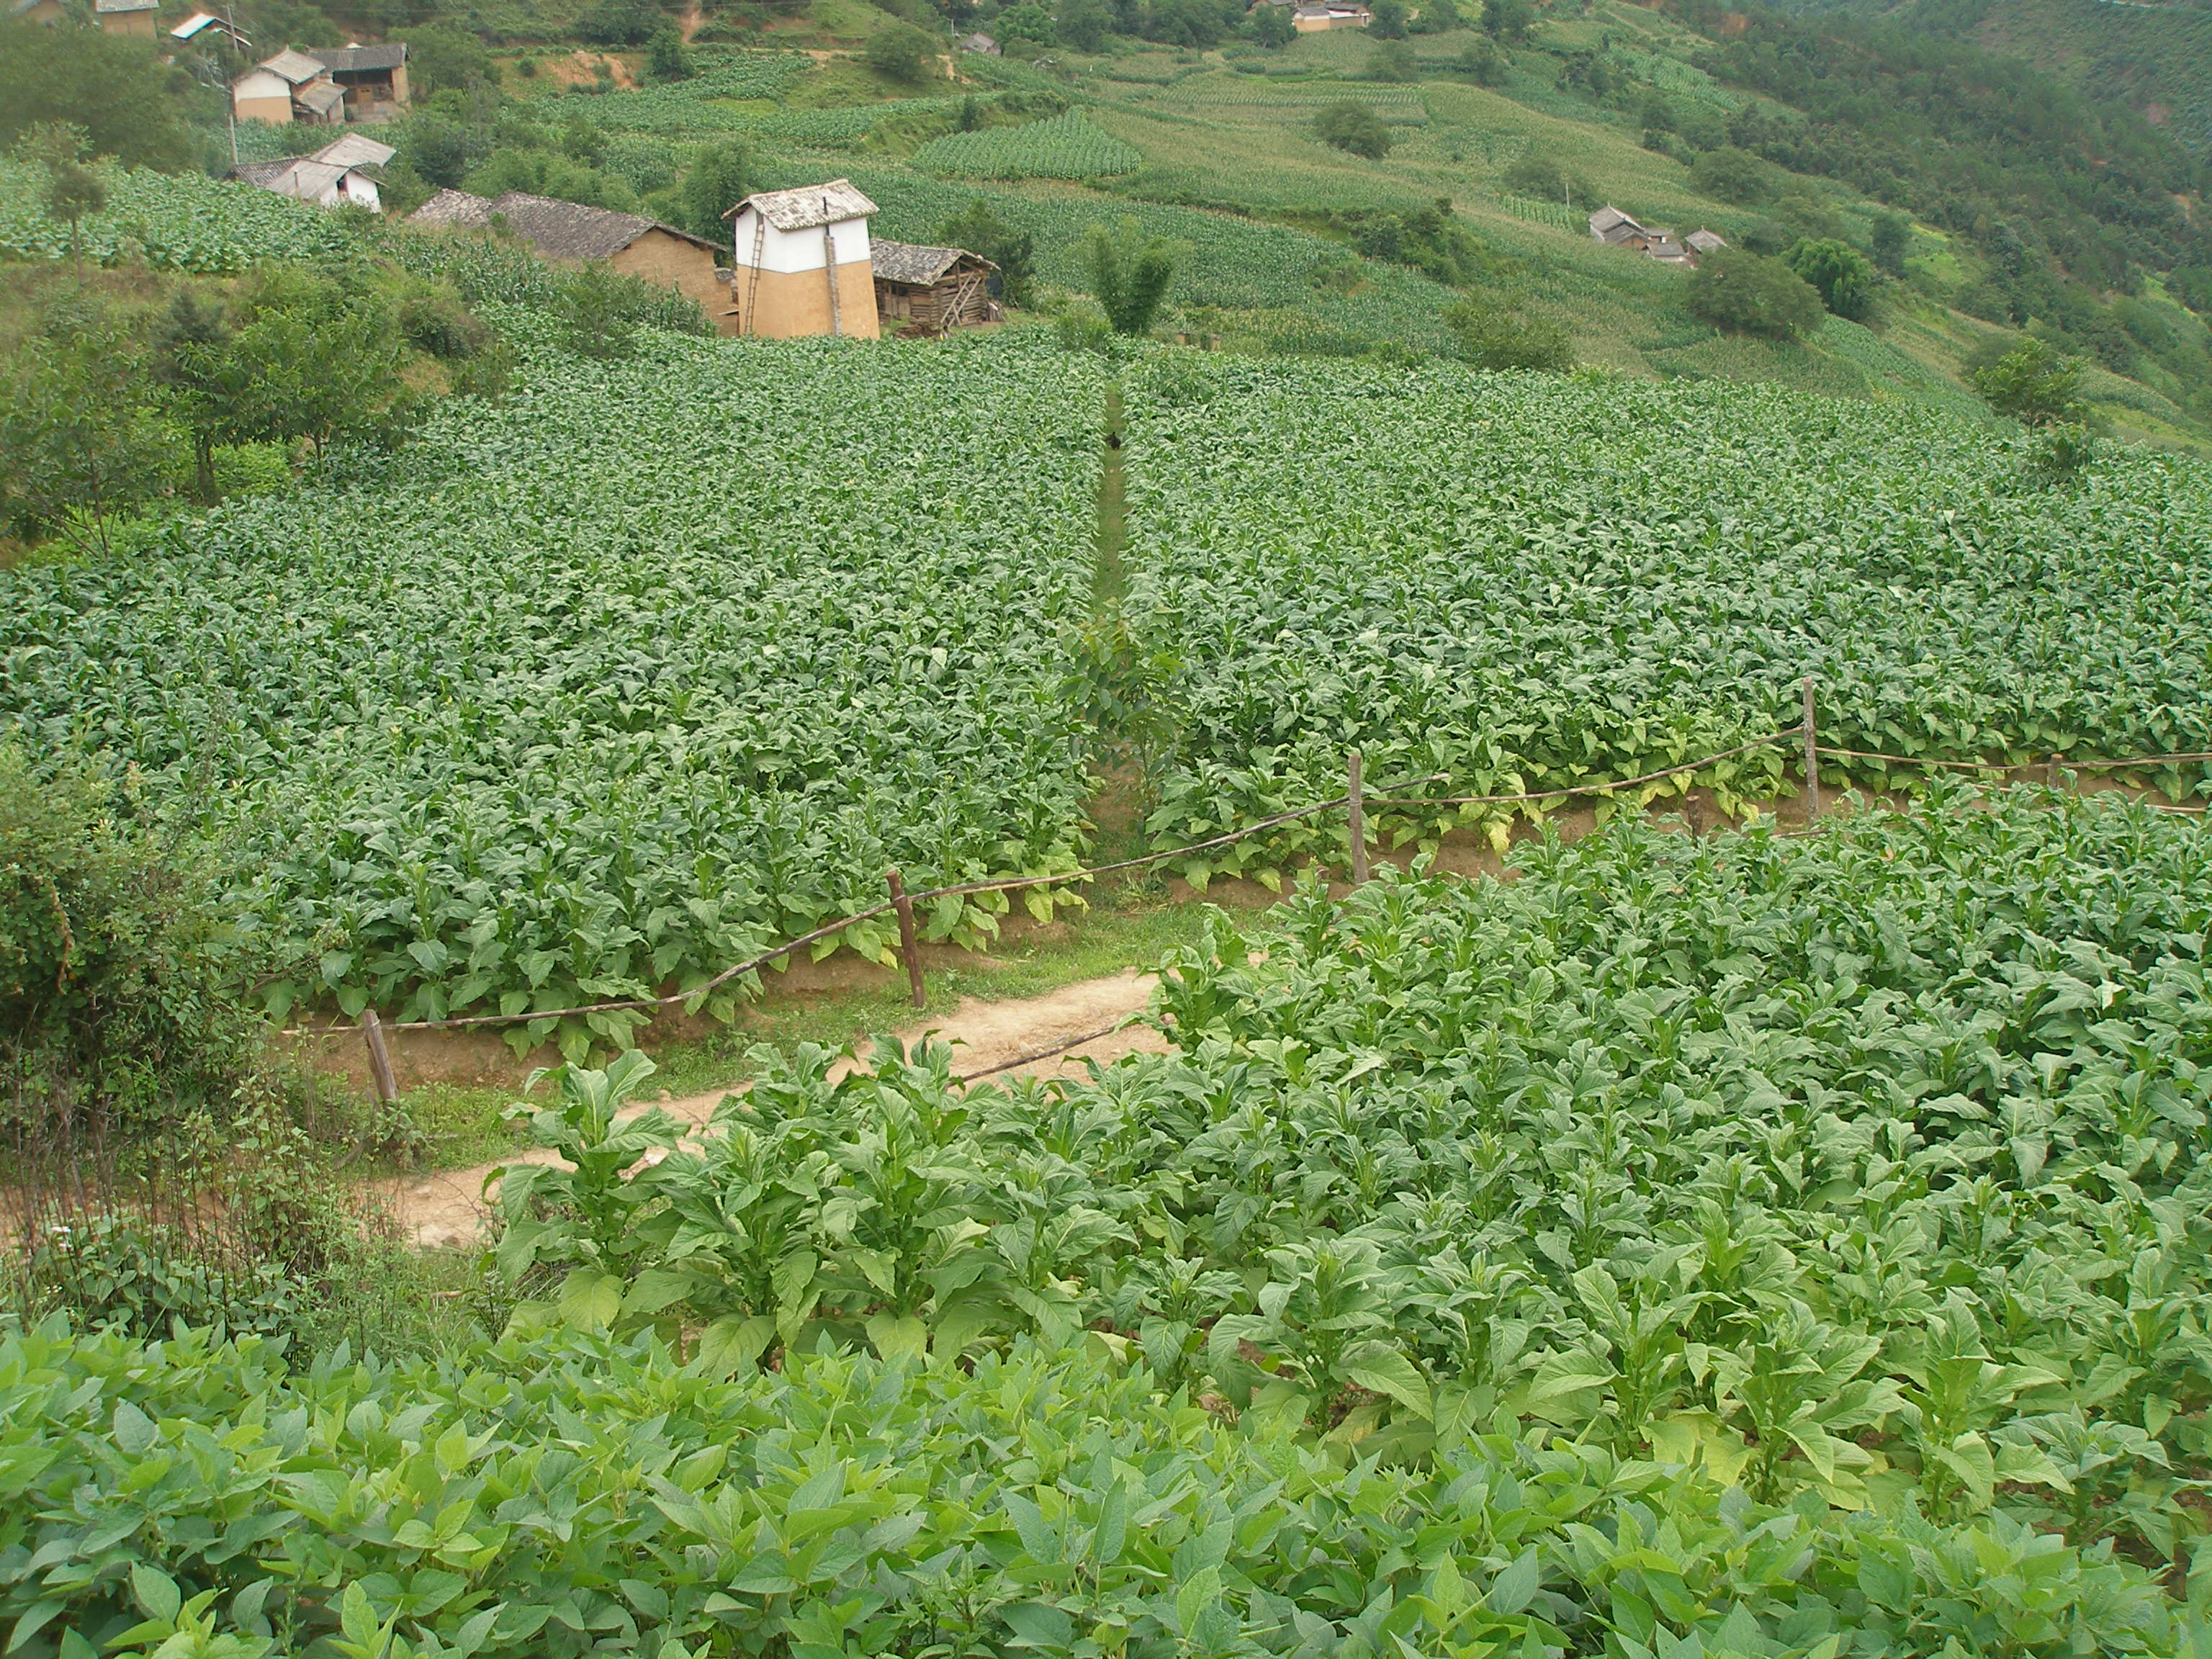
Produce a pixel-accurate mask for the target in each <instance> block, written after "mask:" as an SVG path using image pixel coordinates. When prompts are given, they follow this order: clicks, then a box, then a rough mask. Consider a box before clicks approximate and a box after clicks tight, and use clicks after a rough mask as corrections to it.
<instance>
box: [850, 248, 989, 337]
mask: <svg viewBox="0 0 2212 1659" xmlns="http://www.w3.org/2000/svg"><path fill="white" fill-rule="evenodd" d="M868 258H869V263H870V264H871V265H872V267H873V269H874V270H875V276H876V315H877V317H878V319H879V326H881V327H883V328H887V329H890V331H892V332H894V333H898V334H950V333H951V331H953V330H954V329H956V328H975V327H979V326H981V325H983V324H986V323H995V322H999V321H1000V320H1002V319H1004V318H1005V316H1006V309H1005V307H1002V306H1000V303H999V302H998V300H997V299H996V298H995V297H994V295H993V294H992V292H991V281H992V278H994V276H997V275H998V274H999V268H998V266H996V265H994V264H992V263H991V262H990V261H989V260H988V259H986V258H984V257H983V256H982V255H981V254H980V253H970V252H968V251H967V250H966V249H965V248H957V247H924V246H919V245H917V244H915V243H913V242H886V241H884V240H882V239H881V238H877V239H875V240H872V241H871V242H870V243H869V245H868Z"/></svg>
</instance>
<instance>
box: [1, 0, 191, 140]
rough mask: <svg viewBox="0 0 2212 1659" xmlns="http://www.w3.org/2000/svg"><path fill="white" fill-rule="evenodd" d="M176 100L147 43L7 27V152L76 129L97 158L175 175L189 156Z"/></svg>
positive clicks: (84, 31) (14, 24)
mask: <svg viewBox="0 0 2212 1659" xmlns="http://www.w3.org/2000/svg"><path fill="white" fill-rule="evenodd" d="M178 115H179V111H178V107H177V102H176V100H175V99H174V98H173V96H172V95H171V93H170V90H169V82H168V79H167V75H166V72H165V71H164V70H163V69H162V67H161V64H160V63H159V62H158V61H157V60H156V59H155V56H154V54H153V52H151V51H150V50H149V49H148V48H147V46H146V45H145V43H144V42H143V41H138V40H126V39H125V38H122V37H120V36H118V35H112V34H106V33H101V32H100V30H98V29H93V28H76V27H58V28H49V27H46V26H45V25H44V24H40V23H32V22H25V21H5V22H0V147H5V146H8V145H11V144H14V143H15V142H16V141H17V140H19V139H21V138H22V137H24V136H25V135H27V134H28V133H30V132H31V131H33V129H35V128H38V127H40V126H42V125H53V124H56V123H68V124H70V125H74V126H76V127H77V128H79V129H81V130H82V132H83V133H84V135H85V137H86V138H87V140H88V142H89V143H90V145H91V147H92V149H93V150H94V153H95V154H97V155H112V156H115V157H117V158H118V159H119V160H120V161H123V162H124V163H125V164H126V165H128V166H131V167H175V166H178V165H179V164H180V163H181V162H182V161H184V160H185V156H186V155H187V154H188V153H189V144H188V142H187V139H186V137H185V129H184V126H183V125H182V123H181V122H180V121H179V118H178Z"/></svg>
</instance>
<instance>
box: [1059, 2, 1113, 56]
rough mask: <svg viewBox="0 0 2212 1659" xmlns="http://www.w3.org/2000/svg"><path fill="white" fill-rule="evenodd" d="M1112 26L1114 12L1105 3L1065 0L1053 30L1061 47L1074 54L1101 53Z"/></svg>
mask: <svg viewBox="0 0 2212 1659" xmlns="http://www.w3.org/2000/svg"><path fill="white" fill-rule="evenodd" d="M1113 27H1114V12H1113V9H1112V8H1111V7H1109V6H1108V5H1107V4H1106V3H1105V0H1066V4H1065V5H1063V6H1061V7H1060V20H1059V21H1058V22H1057V23H1056V24H1055V25H1054V29H1055V32H1056V33H1058V34H1059V36H1060V44H1061V45H1062V46H1069V47H1072V48H1073V49H1074V50H1075V51H1077V52H1103V51H1104V50H1105V49H1106V36H1107V35H1108V33H1110V32H1111V31H1112V29H1113Z"/></svg>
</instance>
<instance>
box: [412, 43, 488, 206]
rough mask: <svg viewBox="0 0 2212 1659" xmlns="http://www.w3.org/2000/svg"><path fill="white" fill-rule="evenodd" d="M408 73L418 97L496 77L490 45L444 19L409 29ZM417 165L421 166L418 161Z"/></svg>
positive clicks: (461, 87)
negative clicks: (427, 25) (425, 26)
mask: <svg viewBox="0 0 2212 1659" xmlns="http://www.w3.org/2000/svg"><path fill="white" fill-rule="evenodd" d="M407 76H408V80H409V82H410V85H411V86H412V87H413V88H414V91H415V94H416V96H417V97H427V96H428V94H431V93H434V92H444V91H447V90H448V89H452V90H457V91H458V90H464V89H465V88H469V87H473V86H483V85H486V84H489V82H492V81H494V80H495V79H496V78H497V76H495V74H494V73H493V70H492V62H491V51H490V48H489V47H488V46H485V45H484V43H483V41H482V40H478V39H477V37H476V36H475V35H473V34H471V33H468V32H467V31H466V30H465V29H458V28H453V27H450V26H448V25H447V24H443V23H435V24H432V25H431V26H429V27H427V28H418V29H413V30H410V32H409V33H408V36H407ZM416 165H417V166H421V163H420V161H417V162H416ZM423 171H424V172H425V173H428V171H429V169H428V168H427V167H425V168H424V169H423Z"/></svg>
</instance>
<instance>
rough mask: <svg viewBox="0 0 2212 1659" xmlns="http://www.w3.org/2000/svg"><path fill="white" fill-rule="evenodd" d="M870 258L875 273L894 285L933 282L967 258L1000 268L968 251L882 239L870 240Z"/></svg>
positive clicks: (987, 266) (991, 268)
mask: <svg viewBox="0 0 2212 1659" xmlns="http://www.w3.org/2000/svg"><path fill="white" fill-rule="evenodd" d="M868 257H869V258H870V260H871V261H872V264H873V268H874V270H875V274H876V275H877V276H882V277H884V278H886V279H888V280H889V281H891V282H894V283H933V282H935V281H936V280H937V279H938V278H939V277H940V276H944V275H945V272H946V271H948V270H951V269H952V267H953V266H955V265H957V264H959V263H960V262H961V261H962V260H963V259H972V260H974V261H975V264H977V265H979V266H981V267H982V268H983V269H984V270H997V269H998V266H996V265H994V264H992V263H991V262H990V261H989V260H988V259H986V258H984V257H983V256H982V255H981V254H980V253H970V252H968V250H967V249H965V248H959V247H925V246H921V245H920V244H919V243H915V242H886V241H884V240H883V239H882V238H880V237H877V238H872V239H871V240H870V241H869V244H868Z"/></svg>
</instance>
